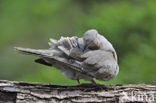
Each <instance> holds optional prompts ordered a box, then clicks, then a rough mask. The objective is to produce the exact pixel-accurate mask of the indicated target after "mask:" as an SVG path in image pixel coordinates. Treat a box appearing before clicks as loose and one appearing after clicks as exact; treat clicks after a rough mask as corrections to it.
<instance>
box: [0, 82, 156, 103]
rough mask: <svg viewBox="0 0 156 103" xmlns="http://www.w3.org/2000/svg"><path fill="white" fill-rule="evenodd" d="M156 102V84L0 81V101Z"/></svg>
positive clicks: (64, 102) (59, 102)
mask: <svg viewBox="0 0 156 103" xmlns="http://www.w3.org/2000/svg"><path fill="white" fill-rule="evenodd" d="M87 102H89V103H105V102H107V103H122V102H151V103H155V102H156V85H146V84H139V85H110V86H104V85H91V84H82V85H76V86H62V85H51V84H38V83H24V82H14V81H5V80H1V81H0V103H87Z"/></svg>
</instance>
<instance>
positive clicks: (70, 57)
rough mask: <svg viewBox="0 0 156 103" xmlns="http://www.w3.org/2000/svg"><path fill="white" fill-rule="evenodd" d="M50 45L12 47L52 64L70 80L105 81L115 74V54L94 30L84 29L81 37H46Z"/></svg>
mask: <svg viewBox="0 0 156 103" xmlns="http://www.w3.org/2000/svg"><path fill="white" fill-rule="evenodd" d="M49 45H50V48H49V49H46V50H41V49H39V50H36V49H28V48H21V47H15V49H16V50H17V51H19V52H20V53H23V54H31V55H36V56H38V57H39V59H37V60H35V62H37V63H40V64H44V65H47V66H54V67H56V68H57V69H59V70H60V71H61V72H62V74H64V75H65V76H67V77H68V78H69V79H71V80H77V81H78V84H80V81H79V80H80V79H84V80H86V81H91V82H92V83H93V84H96V82H95V81H94V80H93V79H94V78H96V79H97V80H101V81H108V80H111V79H113V78H114V77H116V76H117V74H118V72H119V66H118V63H117V54H116V52H115V49H114V48H113V46H112V45H111V43H110V42H109V41H108V40H107V39H106V38H105V37H103V36H102V35H100V34H99V33H98V32H97V31H96V30H94V29H91V30H88V31H87V32H86V33H85V34H84V36H83V37H82V38H78V37H76V36H74V37H61V39H60V40H55V39H52V38H51V39H50V42H49Z"/></svg>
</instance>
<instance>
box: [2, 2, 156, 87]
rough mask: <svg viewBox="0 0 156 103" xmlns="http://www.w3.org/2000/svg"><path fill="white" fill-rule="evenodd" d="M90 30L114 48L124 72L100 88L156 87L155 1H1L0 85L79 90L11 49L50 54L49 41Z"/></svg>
mask: <svg viewBox="0 0 156 103" xmlns="http://www.w3.org/2000/svg"><path fill="white" fill-rule="evenodd" d="M92 28H94V29H97V30H98V31H99V33H100V34H103V35H104V36H105V37H106V38H107V39H108V40H109V41H110V42H111V43H112V44H113V46H114V48H115V49H116V51H117V54H118V59H119V66H120V72H119V75H118V76H117V77H116V78H115V79H113V80H111V81H108V82H101V81H97V82H98V83H101V84H107V85H108V84H130V83H131V84H138V83H152V84H156V68H155V67H156V1H155V0H0V79H1V80H2V79H5V80H17V81H26V82H42V83H52V84H62V85H75V84H77V82H76V81H73V80H69V79H67V78H66V77H64V76H63V75H62V74H61V73H60V72H59V71H58V70H56V69H55V68H51V67H47V66H43V65H40V64H35V63H34V62H33V60H34V59H36V57H32V56H25V55H21V54H18V53H16V52H15V51H14V49H13V47H14V46H21V47H30V48H41V49H46V48H49V46H48V44H47V42H48V41H49V38H55V39H59V38H60V36H74V35H76V36H78V37H81V36H83V33H84V32H85V31H87V30H88V29H92ZM81 82H83V83H87V82H85V81H83V80H82V81H81Z"/></svg>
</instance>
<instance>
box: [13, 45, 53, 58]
mask: <svg viewBox="0 0 156 103" xmlns="http://www.w3.org/2000/svg"><path fill="white" fill-rule="evenodd" d="M14 48H15V50H17V51H18V52H19V53H22V54H27V55H36V56H47V55H50V56H52V55H53V53H52V52H50V50H36V49H29V48H21V47H14Z"/></svg>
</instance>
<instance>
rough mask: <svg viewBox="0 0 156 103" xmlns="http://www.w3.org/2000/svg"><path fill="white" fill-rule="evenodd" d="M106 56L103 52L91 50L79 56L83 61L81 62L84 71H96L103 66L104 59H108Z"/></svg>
mask: <svg viewBox="0 0 156 103" xmlns="http://www.w3.org/2000/svg"><path fill="white" fill-rule="evenodd" d="M107 56H108V54H107V52H105V51H104V50H93V51H89V52H86V53H85V54H83V55H82V56H81V58H83V59H85V60H84V61H83V64H82V65H83V68H84V71H92V72H95V71H97V70H98V69H99V68H100V67H102V66H103V65H104V62H105V60H106V59H108V57H107Z"/></svg>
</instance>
